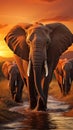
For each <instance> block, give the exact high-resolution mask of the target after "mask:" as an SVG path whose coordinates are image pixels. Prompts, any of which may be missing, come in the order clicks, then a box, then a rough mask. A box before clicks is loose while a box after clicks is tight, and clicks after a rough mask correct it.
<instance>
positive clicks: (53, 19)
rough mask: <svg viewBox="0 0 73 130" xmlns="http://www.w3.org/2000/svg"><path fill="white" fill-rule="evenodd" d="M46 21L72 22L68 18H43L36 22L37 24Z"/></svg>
mask: <svg viewBox="0 0 73 130" xmlns="http://www.w3.org/2000/svg"><path fill="white" fill-rule="evenodd" d="M48 21H64V22H65V21H72V22H73V17H70V16H55V17H52V18H44V19H40V20H38V22H48Z"/></svg>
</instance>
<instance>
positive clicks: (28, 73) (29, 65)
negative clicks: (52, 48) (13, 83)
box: [27, 60, 31, 77]
mask: <svg viewBox="0 0 73 130" xmlns="http://www.w3.org/2000/svg"><path fill="white" fill-rule="evenodd" d="M30 69H31V60H29V63H28V69H27V75H28V77H29V76H30Z"/></svg>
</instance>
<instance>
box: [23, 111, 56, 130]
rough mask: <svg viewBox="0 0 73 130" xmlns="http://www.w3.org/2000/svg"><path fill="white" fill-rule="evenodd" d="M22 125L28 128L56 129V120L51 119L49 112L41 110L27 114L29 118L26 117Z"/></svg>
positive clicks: (30, 129)
mask: <svg viewBox="0 0 73 130" xmlns="http://www.w3.org/2000/svg"><path fill="white" fill-rule="evenodd" d="M21 125H22V126H26V128H25V129H26V130H53V129H56V124H55V121H53V120H51V117H50V115H49V114H48V113H41V112H37V113H33V114H32V113H30V114H27V119H24V121H23V122H22V124H21ZM25 129H22V130H25Z"/></svg>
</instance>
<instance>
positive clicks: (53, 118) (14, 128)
mask: <svg viewBox="0 0 73 130" xmlns="http://www.w3.org/2000/svg"><path fill="white" fill-rule="evenodd" d="M47 106H48V111H47V112H36V113H35V112H26V111H25V110H24V109H25V108H27V107H28V103H27V102H24V103H23V104H22V105H21V106H17V107H13V108H11V109H10V111H16V112H18V113H22V114H24V119H21V121H16V122H12V123H10V124H6V125H3V126H2V127H1V126H0V128H1V130H54V129H55V130H70V129H73V117H64V116H63V115H62V113H63V112H66V111H68V110H69V109H71V108H70V106H69V105H68V104H66V103H64V102H60V101H57V100H55V99H54V98H52V97H50V96H49V97H48V103H47Z"/></svg>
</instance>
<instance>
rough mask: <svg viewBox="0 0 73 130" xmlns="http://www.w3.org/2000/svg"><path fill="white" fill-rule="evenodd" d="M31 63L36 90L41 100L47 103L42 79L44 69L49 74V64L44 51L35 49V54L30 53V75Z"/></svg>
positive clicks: (28, 71) (28, 72)
mask: <svg viewBox="0 0 73 130" xmlns="http://www.w3.org/2000/svg"><path fill="white" fill-rule="evenodd" d="M31 65H32V66H33V73H34V81H35V87H36V91H37V93H38V95H39V97H40V98H41V100H42V101H43V103H45V96H44V93H43V89H42V85H41V80H42V71H43V69H45V76H48V66H47V60H46V57H45V56H44V54H42V52H39V51H38V52H37V51H35V52H34V53H33V55H30V58H29V64H28V70H27V74H28V76H30V70H31Z"/></svg>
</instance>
